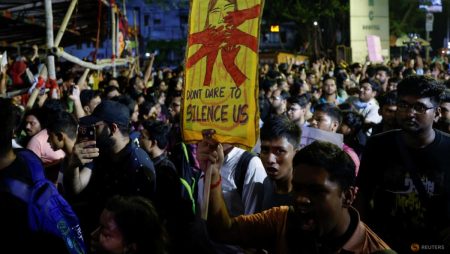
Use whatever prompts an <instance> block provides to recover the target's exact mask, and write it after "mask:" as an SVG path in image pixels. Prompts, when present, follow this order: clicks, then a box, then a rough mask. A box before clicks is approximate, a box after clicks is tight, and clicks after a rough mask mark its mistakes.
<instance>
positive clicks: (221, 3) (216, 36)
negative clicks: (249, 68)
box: [186, 0, 261, 87]
mask: <svg viewBox="0 0 450 254" xmlns="http://www.w3.org/2000/svg"><path fill="white" fill-rule="evenodd" d="M236 1H237V0H210V1H209V4H208V9H207V13H206V23H205V27H204V28H203V29H204V30H202V31H199V32H196V33H193V34H190V35H189V39H188V44H189V45H188V46H189V47H191V46H193V45H195V44H200V45H201V47H200V48H199V49H198V50H197V51H196V52H195V53H194V54H192V55H191V56H190V57H189V58H188V59H187V62H186V68H187V69H190V68H191V67H193V66H194V65H196V64H197V62H199V61H200V60H201V59H203V58H206V70H205V72H204V73H205V74H204V75H205V76H204V81H203V85H204V86H210V85H211V81H212V75H213V68H214V64H215V63H216V60H217V58H218V56H219V54H220V56H221V59H222V64H223V66H224V68H225V70H226V72H227V73H228V74H229V75H230V77H231V78H232V79H233V81H234V83H235V84H236V86H237V87H239V86H240V85H242V84H243V83H244V82H245V81H246V80H248V77H247V76H246V74H245V73H244V72H242V70H241V69H240V68H239V67H238V66H237V65H236V58H237V57H238V54H239V51H240V50H241V47H242V46H245V47H247V48H248V49H250V50H252V51H253V52H255V53H256V52H257V51H258V49H257V47H258V43H257V38H256V37H255V36H253V35H251V34H249V33H247V32H244V31H242V30H240V29H239V28H238V26H240V25H241V24H243V23H244V22H247V21H249V20H251V19H255V18H257V17H259V14H260V11H261V6H260V5H255V6H253V7H250V8H247V9H243V10H238V8H237V2H236Z"/></svg>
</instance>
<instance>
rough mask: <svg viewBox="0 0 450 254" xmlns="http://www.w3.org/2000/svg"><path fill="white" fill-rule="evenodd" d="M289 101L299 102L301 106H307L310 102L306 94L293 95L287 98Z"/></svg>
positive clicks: (290, 102)
mask: <svg viewBox="0 0 450 254" xmlns="http://www.w3.org/2000/svg"><path fill="white" fill-rule="evenodd" d="M287 102H288V103H289V104H298V105H299V106H300V107H302V108H305V107H306V106H307V105H308V103H309V99H308V98H307V96H306V95H305V94H302V95H293V96H291V97H289V98H288V99H287Z"/></svg>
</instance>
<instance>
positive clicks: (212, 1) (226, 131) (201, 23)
mask: <svg viewBox="0 0 450 254" xmlns="http://www.w3.org/2000/svg"><path fill="white" fill-rule="evenodd" d="M262 9H263V0H245V1H244V0H209V1H205V0H191V5H190V14H189V36H188V42H187V48H186V49H187V50H186V71H185V87H184V90H183V104H182V105H183V106H182V127H183V138H184V140H185V141H186V142H195V141H199V140H201V139H202V130H205V129H214V130H215V131H216V134H215V137H216V138H217V139H218V141H219V142H222V143H232V144H240V145H243V146H246V147H253V146H254V145H255V143H256V139H257V137H258V132H259V126H258V124H259V111H258V85H257V83H258V79H257V68H258V45H259V28H260V21H261V15H262Z"/></svg>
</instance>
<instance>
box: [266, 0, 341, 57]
mask: <svg viewBox="0 0 450 254" xmlns="http://www.w3.org/2000/svg"><path fill="white" fill-rule="evenodd" d="M349 10H350V5H349V1H347V0H286V1H266V3H265V8H264V13H263V18H264V19H265V20H266V21H267V22H268V23H281V22H283V21H285V22H289V21H291V22H294V23H295V24H296V26H297V27H298V33H297V45H299V46H298V47H297V50H298V49H299V48H300V45H303V44H304V43H307V42H309V43H310V44H313V42H314V41H316V42H317V44H319V45H318V47H317V48H315V49H314V50H313V51H315V52H310V53H313V54H314V55H319V53H320V52H323V51H324V50H325V49H334V48H335V46H336V45H337V43H342V42H338V41H337V40H336V38H337V36H336V32H337V31H341V33H343V34H349V33H348V30H349V28H348V26H349V22H348V20H349ZM314 21H317V22H318V26H314V25H313V22H314ZM315 34H316V35H317V36H318V38H316V39H314V38H313V37H314V35H315ZM320 38H325V39H324V40H321V39H320Z"/></svg>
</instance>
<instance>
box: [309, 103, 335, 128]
mask: <svg viewBox="0 0 450 254" xmlns="http://www.w3.org/2000/svg"><path fill="white" fill-rule="evenodd" d="M316 111H320V112H324V113H325V114H327V115H328V116H329V117H331V118H332V119H333V120H335V121H337V122H338V123H339V124H341V122H342V113H341V110H340V109H339V108H338V107H337V106H336V105H334V104H332V103H320V104H317V105H316V106H314V112H316Z"/></svg>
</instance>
